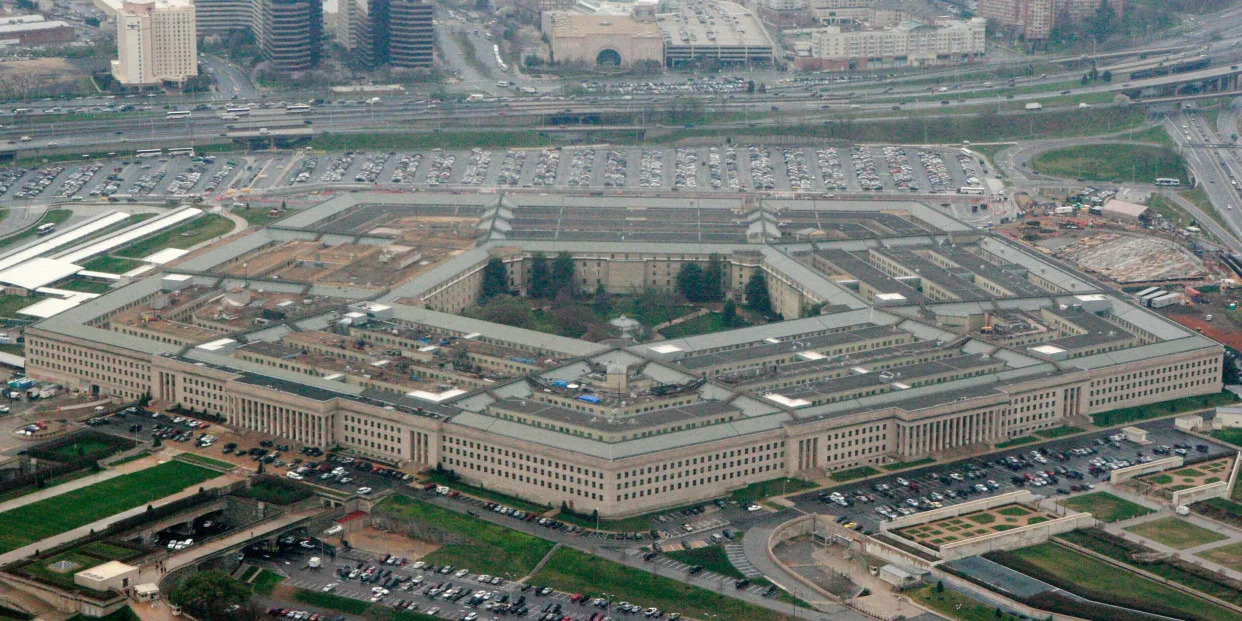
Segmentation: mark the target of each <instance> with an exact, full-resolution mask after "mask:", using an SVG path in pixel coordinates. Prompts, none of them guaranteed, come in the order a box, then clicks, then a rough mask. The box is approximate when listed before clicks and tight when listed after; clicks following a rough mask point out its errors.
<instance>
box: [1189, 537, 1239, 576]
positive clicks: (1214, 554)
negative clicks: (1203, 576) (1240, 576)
mask: <svg viewBox="0 0 1242 621" xmlns="http://www.w3.org/2000/svg"><path fill="white" fill-rule="evenodd" d="M1196 556H1198V557H1200V558H1205V559H1207V560H1209V561H1212V562H1213V563H1217V564H1219V565H1224V566H1225V567H1228V568H1229V569H1232V570H1234V571H1242V543H1231V544H1229V545H1227V546H1221V547H1219V548H1212V549H1211V550H1204V551H1202V552H1200V553H1198V554H1197V555H1196Z"/></svg>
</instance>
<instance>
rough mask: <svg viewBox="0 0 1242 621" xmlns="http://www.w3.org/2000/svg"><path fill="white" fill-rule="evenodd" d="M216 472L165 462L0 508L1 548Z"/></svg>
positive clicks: (146, 499) (175, 489) (111, 512)
mask: <svg viewBox="0 0 1242 621" xmlns="http://www.w3.org/2000/svg"><path fill="white" fill-rule="evenodd" d="M217 476H220V473H218V472H216V471H214V470H207V469H206V468H200V467H198V466H194V465H191V464H187V463H183V462H178V461H170V462H167V463H163V464H160V465H158V466H155V467H152V468H147V469H145V470H141V471H138V472H135V473H132V474H126V475H122V476H119V477H116V478H113V479H108V480H107V481H100V482H99V483H96V484H94V485H89V486H87V487H83V488H79V489H76V490H73V491H69V492H65V493H64V494H60V495H59V496H53V497H51V498H45V499H43V500H40V501H38V502H33V503H30V504H28V505H25V506H21V507H17V508H15V509H10V510H8V511H5V512H4V513H0V553H4V552H9V551H12V550H16V549H17V548H20V547H22V546H25V545H29V544H31V543H34V542H36V541H39V540H41V539H45V538H47V537H51V536H52V535H57V534H60V533H63V532H65V531H67V530H71V529H74V528H77V527H79V526H83V525H85V524H90V523H91V522H94V521H96V520H100V519H103V518H106V517H108V516H111V515H115V514H117V513H120V512H121V511H125V510H127V509H132V508H134V507H138V506H142V505H144V504H147V503H149V502H151V501H153V500H158V499H160V498H163V497H165V496H169V495H171V494H175V493H177V492H179V491H181V490H183V489H185V488H187V487H191V486H194V485H198V484H199V483H202V482H203V481H206V480H208V479H213V478H215V477H217Z"/></svg>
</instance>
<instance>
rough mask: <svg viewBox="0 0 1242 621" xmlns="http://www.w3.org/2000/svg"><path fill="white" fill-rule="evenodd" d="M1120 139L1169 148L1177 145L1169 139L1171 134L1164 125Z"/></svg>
mask: <svg viewBox="0 0 1242 621" xmlns="http://www.w3.org/2000/svg"><path fill="white" fill-rule="evenodd" d="M1118 138H1123V139H1125V140H1133V141H1135V142H1154V143H1156V144H1162V145H1167V146H1173V145H1174V144H1176V143H1174V142H1173V139H1172V138H1170V137H1169V132H1167V131H1165V130H1164V125H1163V124H1162V125H1153V126H1151V127H1148V128H1147V129H1141V130H1138V131H1134V132H1130V133H1128V134H1122V135H1120V136H1118Z"/></svg>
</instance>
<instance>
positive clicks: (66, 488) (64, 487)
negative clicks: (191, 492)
mask: <svg viewBox="0 0 1242 621" xmlns="http://www.w3.org/2000/svg"><path fill="white" fill-rule="evenodd" d="M160 461H161V460H160V459H159V457H158V456H149V457H144V458H142V459H136V460H134V461H131V462H126V463H123V464H121V465H119V466H116V467H115V468H110V469H108V470H104V471H102V472H99V473H96V474H92V475H89V476H84V477H82V478H80V479H74V480H72V481H68V482H65V483H61V484H60V485H56V486H53V487H46V488H43V489H41V490H38V491H35V492H31V493H29V494H25V495H23V496H18V497H17V498H13V499H11V500H6V501H4V502H0V513H4V512H5V511H8V510H9V509H16V508H17V507H21V506H24V505H28V504H30V503H32V502H38V501H40V500H43V499H45V498H51V497H53V496H59V495H61V494H64V493H65V492H72V491H73V490H75V489H80V488H83V487H87V486H89V485H94V484H96V483H99V482H100V481H107V480H108V479H111V478H115V477H119V476H121V475H123V474H130V473H133V472H138V471H139V470H145V469H147V468H150V467H151V466H154V465H157V464H158V463H159V462H160ZM162 461H167V458H165V459H163V460H162Z"/></svg>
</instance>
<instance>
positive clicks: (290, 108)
mask: <svg viewBox="0 0 1242 621" xmlns="http://www.w3.org/2000/svg"><path fill="white" fill-rule="evenodd" d="M285 112H288V113H289V114H307V113H309V112H310V106H308V105H306V104H289V105H287V106H285Z"/></svg>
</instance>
